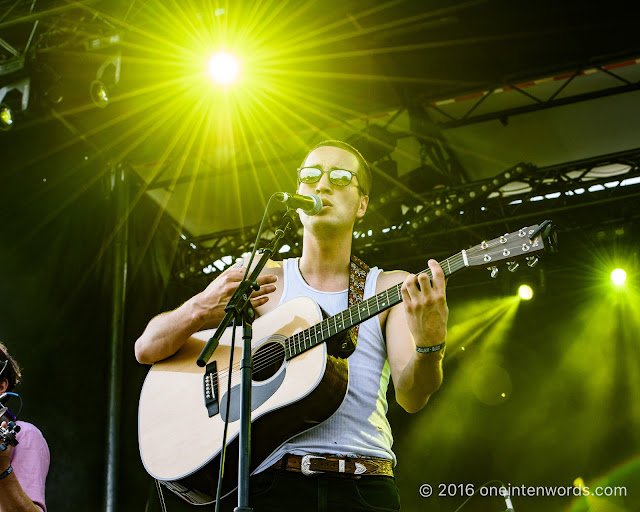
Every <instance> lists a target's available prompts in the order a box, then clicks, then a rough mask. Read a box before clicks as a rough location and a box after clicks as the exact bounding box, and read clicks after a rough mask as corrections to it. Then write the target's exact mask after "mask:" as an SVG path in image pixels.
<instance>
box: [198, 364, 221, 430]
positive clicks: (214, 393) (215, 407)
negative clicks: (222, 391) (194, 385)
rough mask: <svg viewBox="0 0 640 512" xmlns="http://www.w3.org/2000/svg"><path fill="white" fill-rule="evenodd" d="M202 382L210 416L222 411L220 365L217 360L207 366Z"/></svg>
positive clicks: (205, 403)
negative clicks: (219, 380) (220, 403)
mask: <svg viewBox="0 0 640 512" xmlns="http://www.w3.org/2000/svg"><path fill="white" fill-rule="evenodd" d="M202 383H203V386H204V389H203V391H204V405H205V407H206V408H207V412H208V413H209V418H211V417H212V416H215V415H216V414H218V413H219V412H220V405H219V403H218V366H217V364H216V361H212V362H210V363H209V364H208V365H207V367H206V368H205V372H204V376H203V377H202Z"/></svg>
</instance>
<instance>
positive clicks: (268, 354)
mask: <svg viewBox="0 0 640 512" xmlns="http://www.w3.org/2000/svg"><path fill="white" fill-rule="evenodd" d="M527 229H528V228H527ZM527 239H528V240H529V243H533V242H532V241H531V239H529V238H527ZM500 245H503V243H502V242H500V238H495V239H494V240H491V241H490V242H487V246H486V248H483V247H482V245H481V244H478V245H476V246H474V247H471V248H470V249H467V251H466V252H467V254H468V255H471V256H475V255H476V254H479V253H482V252H483V251H487V250H488V249H492V248H494V247H498V246H500ZM444 263H446V264H447V267H448V269H449V270H450V268H451V265H454V267H457V266H458V265H460V264H462V267H460V269H462V268H464V267H466V266H467V265H465V264H464V258H463V256H462V253H461V252H460V253H457V254H455V255H453V256H451V257H449V258H447V259H446V260H444V261H442V262H441V263H440V266H442V267H443V268H444V265H443V264H444ZM460 269H457V268H455V270H454V271H453V272H450V273H449V275H451V274H453V273H454V272H456V271H457V270H460ZM424 273H426V274H427V275H428V276H429V279H433V274H432V272H431V269H430V268H427V269H425V270H422V271H420V272H418V273H417V274H416V275H420V274H424ZM445 274H446V272H445ZM401 288H402V283H398V284H397V285H395V286H392V287H391V288H389V289H387V290H385V291H383V292H380V293H379V294H376V295H374V296H373V297H370V298H368V299H366V300H365V301H362V302H361V303H359V304H356V305H354V306H352V307H350V308H347V309H346V310H344V311H343V312H341V313H338V314H337V315H333V316H331V317H329V318H326V319H324V320H322V321H321V322H319V323H318V324H315V325H313V326H310V327H308V328H307V329H305V330H303V331H300V332H298V333H296V334H294V335H292V336H290V337H289V338H287V339H286V340H284V343H283V344H284V345H285V346H284V349H285V354H286V350H287V348H289V349H291V342H293V344H294V347H295V346H296V345H297V348H298V350H299V352H298V354H296V355H299V354H301V353H302V352H304V351H306V350H309V349H310V348H313V347H314V346H316V345H317V344H318V343H315V344H313V345H312V346H311V347H309V348H306V344H305V348H304V349H302V347H301V343H302V340H300V338H301V336H302V335H304V334H305V333H306V332H307V331H311V330H312V329H315V330H316V332H315V333H314V337H315V338H316V340H317V334H318V332H317V329H318V326H321V327H320V333H321V334H322V333H323V332H324V328H323V327H322V325H323V324H326V325H327V333H330V332H331V327H330V325H329V321H330V320H331V319H334V322H336V323H337V320H336V319H335V318H336V317H337V316H339V315H342V322H341V325H342V324H344V319H345V318H344V316H345V314H346V313H347V312H349V316H350V318H351V319H352V318H353V312H354V311H358V310H359V309H360V308H363V305H365V306H366V309H367V310H368V311H369V310H370V306H371V305H372V304H373V302H376V305H377V303H378V301H379V296H380V295H382V294H383V293H384V294H386V297H387V301H388V302H395V301H399V302H402V291H401ZM362 310H364V308H363V309H362ZM374 315H375V314H374ZM374 315H372V316H374ZM358 316H359V313H358ZM369 318H371V317H369ZM353 325H355V324H353ZM323 341H324V340H323ZM281 352H282V348H276V347H270V348H268V349H265V350H263V351H262V352H261V353H260V354H258V355H257V356H256V357H255V358H254V368H253V371H254V372H258V371H260V370H263V369H264V368H266V367H268V366H269V365H271V364H273V363H274V362H276V361H277V360H278V359H280V357H281ZM290 352H291V350H290ZM239 369H240V362H238V363H235V364H233V366H232V367H231V372H235V373H236V375H237V373H238V372H237V371H238V370H239ZM228 371H229V369H227V370H222V371H220V372H219V378H222V377H224V376H226V375H227V372H228ZM236 375H232V377H231V379H232V383H234V384H237V382H238V381H239V379H240V377H238V378H236V379H235V380H234V377H235V376H236Z"/></svg>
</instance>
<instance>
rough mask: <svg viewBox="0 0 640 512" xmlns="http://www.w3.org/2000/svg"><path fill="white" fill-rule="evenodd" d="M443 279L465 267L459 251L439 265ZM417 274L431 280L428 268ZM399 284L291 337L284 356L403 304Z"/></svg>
mask: <svg viewBox="0 0 640 512" xmlns="http://www.w3.org/2000/svg"><path fill="white" fill-rule="evenodd" d="M440 266H441V267H442V270H443V271H444V275H445V277H449V276H450V275H452V274H455V273H456V272H458V271H460V270H462V269H464V268H466V267H467V266H468V264H467V262H466V253H465V251H460V252H459V253H457V254H454V255H453V256H450V257H449V258H447V259H446V260H443V261H441V262H440ZM418 274H427V275H428V276H429V279H430V280H432V279H433V275H432V274H431V269H425V270H423V271H422V272H418ZM401 288H402V283H398V284H397V285H395V286H392V287H391V288H388V289H387V290H385V291H383V292H380V293H378V294H377V295H374V296H373V297H370V298H368V299H366V300H363V301H362V302H360V303H358V304H355V305H353V306H351V307H350V308H348V309H345V310H344V311H342V312H340V313H338V314H337V315H333V316H330V317H329V318H325V319H324V320H323V321H322V322H319V323H317V324H315V325H312V326H311V327H309V328H308V329H305V330H304V331H300V332H298V333H296V334H294V335H293V336H291V337H290V338H289V339H288V340H287V341H286V343H285V357H286V359H292V358H294V357H296V356H298V355H299V354H301V353H303V352H305V351H306V350H309V349H311V348H313V347H315V346H316V345H319V344H320V343H324V342H325V341H327V340H328V339H329V338H331V337H333V336H336V335H337V334H340V333H342V332H344V331H346V330H347V329H350V328H351V327H353V326H354V325H357V324H359V323H362V322H364V321H365V320H368V319H369V318H371V317H373V316H375V315H377V314H378V313H381V312H382V311H384V310H386V309H389V308H390V307H393V306H395V305H396V304H399V303H400V302H402V292H401Z"/></svg>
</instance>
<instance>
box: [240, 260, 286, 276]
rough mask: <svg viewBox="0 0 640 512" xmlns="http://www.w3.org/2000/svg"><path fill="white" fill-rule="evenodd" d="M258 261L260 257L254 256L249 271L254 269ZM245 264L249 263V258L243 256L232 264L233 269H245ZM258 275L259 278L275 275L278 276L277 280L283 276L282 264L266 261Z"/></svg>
mask: <svg viewBox="0 0 640 512" xmlns="http://www.w3.org/2000/svg"><path fill="white" fill-rule="evenodd" d="M259 260H260V257H259V256H257V255H256V256H255V257H254V259H253V263H252V264H251V270H253V269H254V268H255V266H256V265H257V264H258V261H259ZM247 263H249V256H245V257H244V258H238V260H237V261H236V263H235V264H234V267H236V268H241V267H245V266H246V265H247ZM260 275H261V276H267V275H276V276H278V278H280V276H282V275H283V270H282V262H281V261H274V260H267V264H266V265H265V266H264V268H263V269H262V270H261V271H260Z"/></svg>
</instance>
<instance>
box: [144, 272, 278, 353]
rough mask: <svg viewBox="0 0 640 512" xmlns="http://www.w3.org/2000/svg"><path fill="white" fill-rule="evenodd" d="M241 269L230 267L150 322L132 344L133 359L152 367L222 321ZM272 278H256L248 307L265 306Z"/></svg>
mask: <svg viewBox="0 0 640 512" xmlns="http://www.w3.org/2000/svg"><path fill="white" fill-rule="evenodd" d="M244 272H245V268H233V267H232V268H230V269H228V270H226V271H225V272H223V273H222V274H220V275H219V276H218V277H217V278H216V279H215V280H213V281H212V282H211V283H209V285H208V286H207V287H206V288H205V289H204V290H203V291H202V292H200V293H198V294H197V295H195V296H193V297H191V298H190V299H189V300H188V301H186V302H185V303H184V304H182V306H180V307H179V308H177V309H174V310H173V311H168V312H167V313H162V314H160V315H158V316H156V317H154V318H152V319H151V321H150V322H149V324H148V325H147V328H146V329H145V330H144V332H143V333H142V335H141V336H140V337H139V338H138V340H137V341H136V344H135V354H136V359H137V360H138V362H139V363H142V364H153V363H156V362H157V361H160V360H162V359H165V358H167V357H169V356H172V355H173V354H175V353H176V352H177V351H178V350H180V347H182V346H183V345H184V344H185V343H186V341H187V340H188V339H189V337H190V336H192V335H193V334H194V333H195V332H197V331H201V330H203V329H212V328H215V327H217V326H218V325H219V324H220V322H221V321H222V319H223V318H224V315H225V311H224V308H225V306H226V305H227V303H228V302H229V299H230V298H231V297H232V295H233V293H234V292H235V291H236V289H237V288H238V285H239V284H240V281H242V277H243V276H244ZM276 280H277V277H276V276H275V275H271V274H266V275H263V276H260V277H258V284H259V285H260V289H259V290H257V291H254V292H253V293H252V294H251V299H250V300H251V304H252V306H253V307H254V308H255V307H258V306H262V305H263V304H265V303H266V302H267V301H268V300H269V297H268V294H270V293H272V292H274V291H275V289H276V287H275V285H274V284H273V283H275V282H276Z"/></svg>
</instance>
